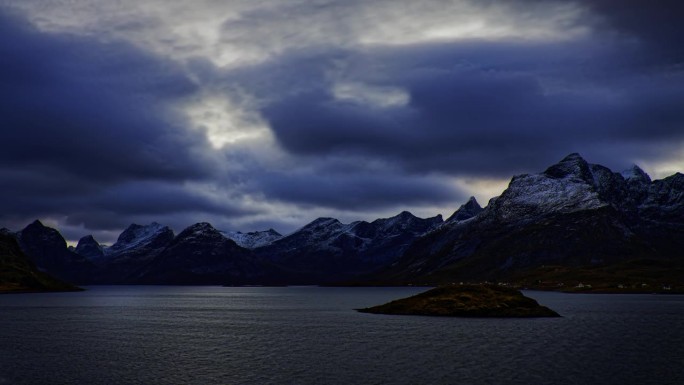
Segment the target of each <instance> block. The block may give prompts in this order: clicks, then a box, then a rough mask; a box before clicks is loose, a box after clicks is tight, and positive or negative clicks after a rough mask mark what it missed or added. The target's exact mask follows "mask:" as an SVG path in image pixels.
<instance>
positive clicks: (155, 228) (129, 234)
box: [104, 222, 174, 259]
mask: <svg viewBox="0 0 684 385" xmlns="http://www.w3.org/2000/svg"><path fill="white" fill-rule="evenodd" d="M173 238H174V234H173V231H172V230H171V229H170V228H168V227H167V226H163V225H160V224H159V223H157V222H152V223H151V224H149V225H147V226H141V225H138V224H135V223H134V224H132V225H130V226H128V228H126V230H124V231H123V232H122V233H121V235H119V238H118V239H117V241H116V243H114V244H113V245H112V246H111V247H108V248H106V249H105V250H104V254H105V256H107V257H108V258H110V259H111V258H121V257H122V256H127V255H130V254H135V255H142V254H145V255H149V254H150V252H152V251H153V250H161V249H163V248H165V247H166V246H168V244H169V243H170V242H171V241H172V240H173ZM141 251H144V252H141ZM153 257H154V256H150V258H153Z"/></svg>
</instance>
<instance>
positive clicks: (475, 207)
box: [446, 196, 484, 222]
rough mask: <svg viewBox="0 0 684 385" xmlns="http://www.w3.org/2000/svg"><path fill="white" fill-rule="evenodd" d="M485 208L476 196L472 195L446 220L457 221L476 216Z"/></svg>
mask: <svg viewBox="0 0 684 385" xmlns="http://www.w3.org/2000/svg"><path fill="white" fill-rule="evenodd" d="M482 210H484V209H483V208H482V207H481V206H480V204H479V203H478V202H477V199H475V197H473V196H471V197H470V198H469V199H468V201H467V202H466V203H464V204H462V205H461V207H459V208H458V210H456V211H455V212H454V213H453V214H452V215H451V216H450V217H449V218H448V219H447V220H446V221H447V222H457V221H464V220H466V219H470V218H473V217H475V216H476V215H477V214H479V213H481V212H482Z"/></svg>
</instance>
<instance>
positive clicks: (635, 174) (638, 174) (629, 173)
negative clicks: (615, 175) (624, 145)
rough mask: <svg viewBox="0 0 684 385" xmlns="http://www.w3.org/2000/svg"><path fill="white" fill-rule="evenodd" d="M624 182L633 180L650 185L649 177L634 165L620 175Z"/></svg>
mask: <svg viewBox="0 0 684 385" xmlns="http://www.w3.org/2000/svg"><path fill="white" fill-rule="evenodd" d="M620 175H622V177H623V178H625V180H634V181H638V182H644V183H651V177H650V176H648V174H647V173H646V172H644V170H642V169H641V167H639V166H637V165H636V164H635V165H633V166H632V167H630V168H628V169H627V170H624V171H622V172H621V173H620Z"/></svg>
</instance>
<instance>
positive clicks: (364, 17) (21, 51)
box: [0, 0, 684, 242]
mask: <svg viewBox="0 0 684 385" xmlns="http://www.w3.org/2000/svg"><path fill="white" fill-rule="evenodd" d="M679 3H680V1H678V0H661V1H650V2H646V1H637V0H621V1H612V0H577V1H550V0H544V1H541V0H508V1H493V0H451V1H449V0H443V1H442V0H430V1H416V0H387V1H385V0H373V1H367V0H361V1H356V0H260V1H255V0H228V1H218V0H195V1H191V2H190V1H169V0H116V1H114V0H69V1H59V0H15V1H12V0H0V144H1V146H2V151H0V180H1V181H2V189H0V227H3V226H4V227H8V228H11V229H15V230H17V229H21V228H22V227H24V226H25V225H26V224H28V223H29V222H30V221H32V220H33V219H36V218H39V219H41V220H43V221H44V222H45V223H47V224H50V225H52V226H55V227H57V228H58V229H59V230H60V231H62V233H63V234H64V235H65V237H66V238H67V239H69V240H71V241H73V240H77V239H78V238H79V237H81V236H83V235H86V234H91V233H92V234H94V235H95V237H96V238H97V239H98V240H100V241H102V242H112V241H113V240H115V239H116V236H118V234H119V233H120V232H121V231H122V230H123V228H125V227H126V226H127V225H128V224H130V223H132V222H135V223H140V224H147V223H150V222H152V221H157V222H160V223H163V224H167V225H169V226H171V227H172V228H174V230H176V231H180V230H182V229H183V228H184V227H186V226H188V225H190V224H192V223H195V222H199V221H208V222H211V223H213V224H214V225H215V226H216V227H217V228H220V229H225V230H240V231H253V230H262V229H267V228H269V227H273V228H275V229H276V230H278V231H280V232H282V233H287V232H290V231H293V230H295V229H296V228H298V227H301V226H302V225H304V224H306V223H307V222H309V221H311V220H313V219H315V218H316V217H319V216H333V217H337V218H339V219H340V220H342V221H345V222H349V221H352V220H360V219H365V220H372V219H375V218H378V217H388V216H392V215H395V214H397V213H398V212H400V211H401V210H410V211H411V212H413V213H414V214H416V215H419V216H434V215H436V214H439V213H441V214H443V215H445V216H448V215H450V214H451V213H452V212H453V211H454V210H455V209H456V208H457V207H458V206H459V205H460V204H461V203H463V202H464V201H465V200H466V199H467V198H468V197H469V196H471V195H474V196H476V197H477V198H478V200H480V202H481V203H483V204H485V203H486V202H487V200H488V199H489V198H491V197H493V196H496V195H498V194H499V193H500V192H501V191H502V190H503V189H504V188H505V186H506V184H507V182H508V180H509V179H510V177H511V176H512V175H513V174H517V173H524V172H537V171H541V170H543V169H544V168H546V166H548V165H550V164H552V163H554V162H556V161H558V160H560V159H561V158H563V157H564V156H565V155H567V154H568V153H570V152H580V153H581V154H582V155H583V156H584V157H585V158H586V159H587V160H589V161H590V162H593V163H601V164H604V165H606V166H609V167H611V168H613V169H615V170H620V169H623V168H627V167H629V166H630V165H631V164H633V163H637V164H639V165H641V166H642V167H643V168H644V169H645V170H646V171H647V172H649V173H650V174H651V175H652V176H653V177H655V178H660V177H664V176H667V175H670V174H672V173H674V172H676V171H683V170H684V46H683V45H682V42H683V41H684V27H682V26H681V20H682V19H684V13H683V12H682V5H679Z"/></svg>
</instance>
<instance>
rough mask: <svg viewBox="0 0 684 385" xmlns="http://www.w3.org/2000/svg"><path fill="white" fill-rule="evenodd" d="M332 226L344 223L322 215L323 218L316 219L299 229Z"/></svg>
mask: <svg viewBox="0 0 684 385" xmlns="http://www.w3.org/2000/svg"><path fill="white" fill-rule="evenodd" d="M330 226H335V227H337V226H342V223H341V222H340V221H338V220H337V219H335V218H327V217H321V218H317V219H314V220H313V221H312V222H310V223H309V224H307V225H306V226H304V227H302V228H301V229H300V230H299V231H304V230H313V231H315V230H316V229H320V228H322V227H330Z"/></svg>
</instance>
